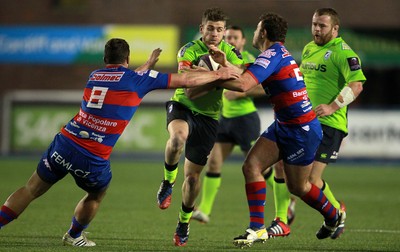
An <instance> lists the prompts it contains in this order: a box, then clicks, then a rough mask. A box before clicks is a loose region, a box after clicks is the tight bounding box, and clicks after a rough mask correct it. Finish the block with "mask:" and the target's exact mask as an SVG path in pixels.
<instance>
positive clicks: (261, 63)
mask: <svg viewBox="0 0 400 252" xmlns="http://www.w3.org/2000/svg"><path fill="white" fill-rule="evenodd" d="M269 63H271V62H270V61H269V60H267V59H266V58H263V57H259V58H257V59H256V61H254V64H255V65H259V66H262V67H263V68H265V69H267V67H268V66H269Z"/></svg>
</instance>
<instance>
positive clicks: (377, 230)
mask: <svg viewBox="0 0 400 252" xmlns="http://www.w3.org/2000/svg"><path fill="white" fill-rule="evenodd" d="M346 231H347V232H357V233H392V234H400V230H383V229H347V230H346Z"/></svg>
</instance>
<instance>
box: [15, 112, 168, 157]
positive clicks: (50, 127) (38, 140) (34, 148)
mask: <svg viewBox="0 0 400 252" xmlns="http://www.w3.org/2000/svg"><path fill="white" fill-rule="evenodd" d="M76 112H77V106H76V105H61V104H54V105H51V106H49V104H47V105H44V104H42V105H39V104H30V105H29V106H26V105H23V104H16V105H15V106H14V107H13V109H12V111H11V141H10V144H11V146H10V150H11V152H12V153H29V152H41V151H44V150H45V149H46V148H47V147H48V145H49V144H50V142H51V141H52V140H53V138H54V135H55V134H56V133H57V132H58V131H59V130H60V128H61V127H62V126H63V125H64V124H66V123H67V122H68V121H69V120H70V119H71V118H72V117H73V116H74V115H75V113H76ZM165 120H166V119H165V110H164V107H163V106H161V105H160V106H141V107H140V108H139V109H138V110H137V112H136V113H135V115H134V119H133V120H132V121H131V122H130V123H129V125H128V126H127V128H126V129H125V131H124V133H123V134H122V136H121V137H120V139H119V141H118V142H117V144H116V145H115V151H114V152H119V153H132V152H136V151H137V152H163V151H164V147H165V143H166V141H167V139H168V132H167V130H166V129H165V123H166V121H165Z"/></svg>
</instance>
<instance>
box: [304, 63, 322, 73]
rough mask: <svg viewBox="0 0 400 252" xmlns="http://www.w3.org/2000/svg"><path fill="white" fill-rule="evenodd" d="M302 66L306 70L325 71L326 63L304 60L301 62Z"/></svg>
mask: <svg viewBox="0 0 400 252" xmlns="http://www.w3.org/2000/svg"><path fill="white" fill-rule="evenodd" d="M302 68H304V69H306V70H315V71H321V72H326V65H325V64H318V65H317V64H315V63H314V62H306V63H303V64H302Z"/></svg>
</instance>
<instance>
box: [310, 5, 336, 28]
mask: <svg viewBox="0 0 400 252" xmlns="http://www.w3.org/2000/svg"><path fill="white" fill-rule="evenodd" d="M314 14H316V15H318V16H322V15H327V16H330V17H331V20H332V24H333V25H340V18H339V13H337V11H336V10H335V9H333V8H320V9H316V10H315V11H314Z"/></svg>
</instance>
